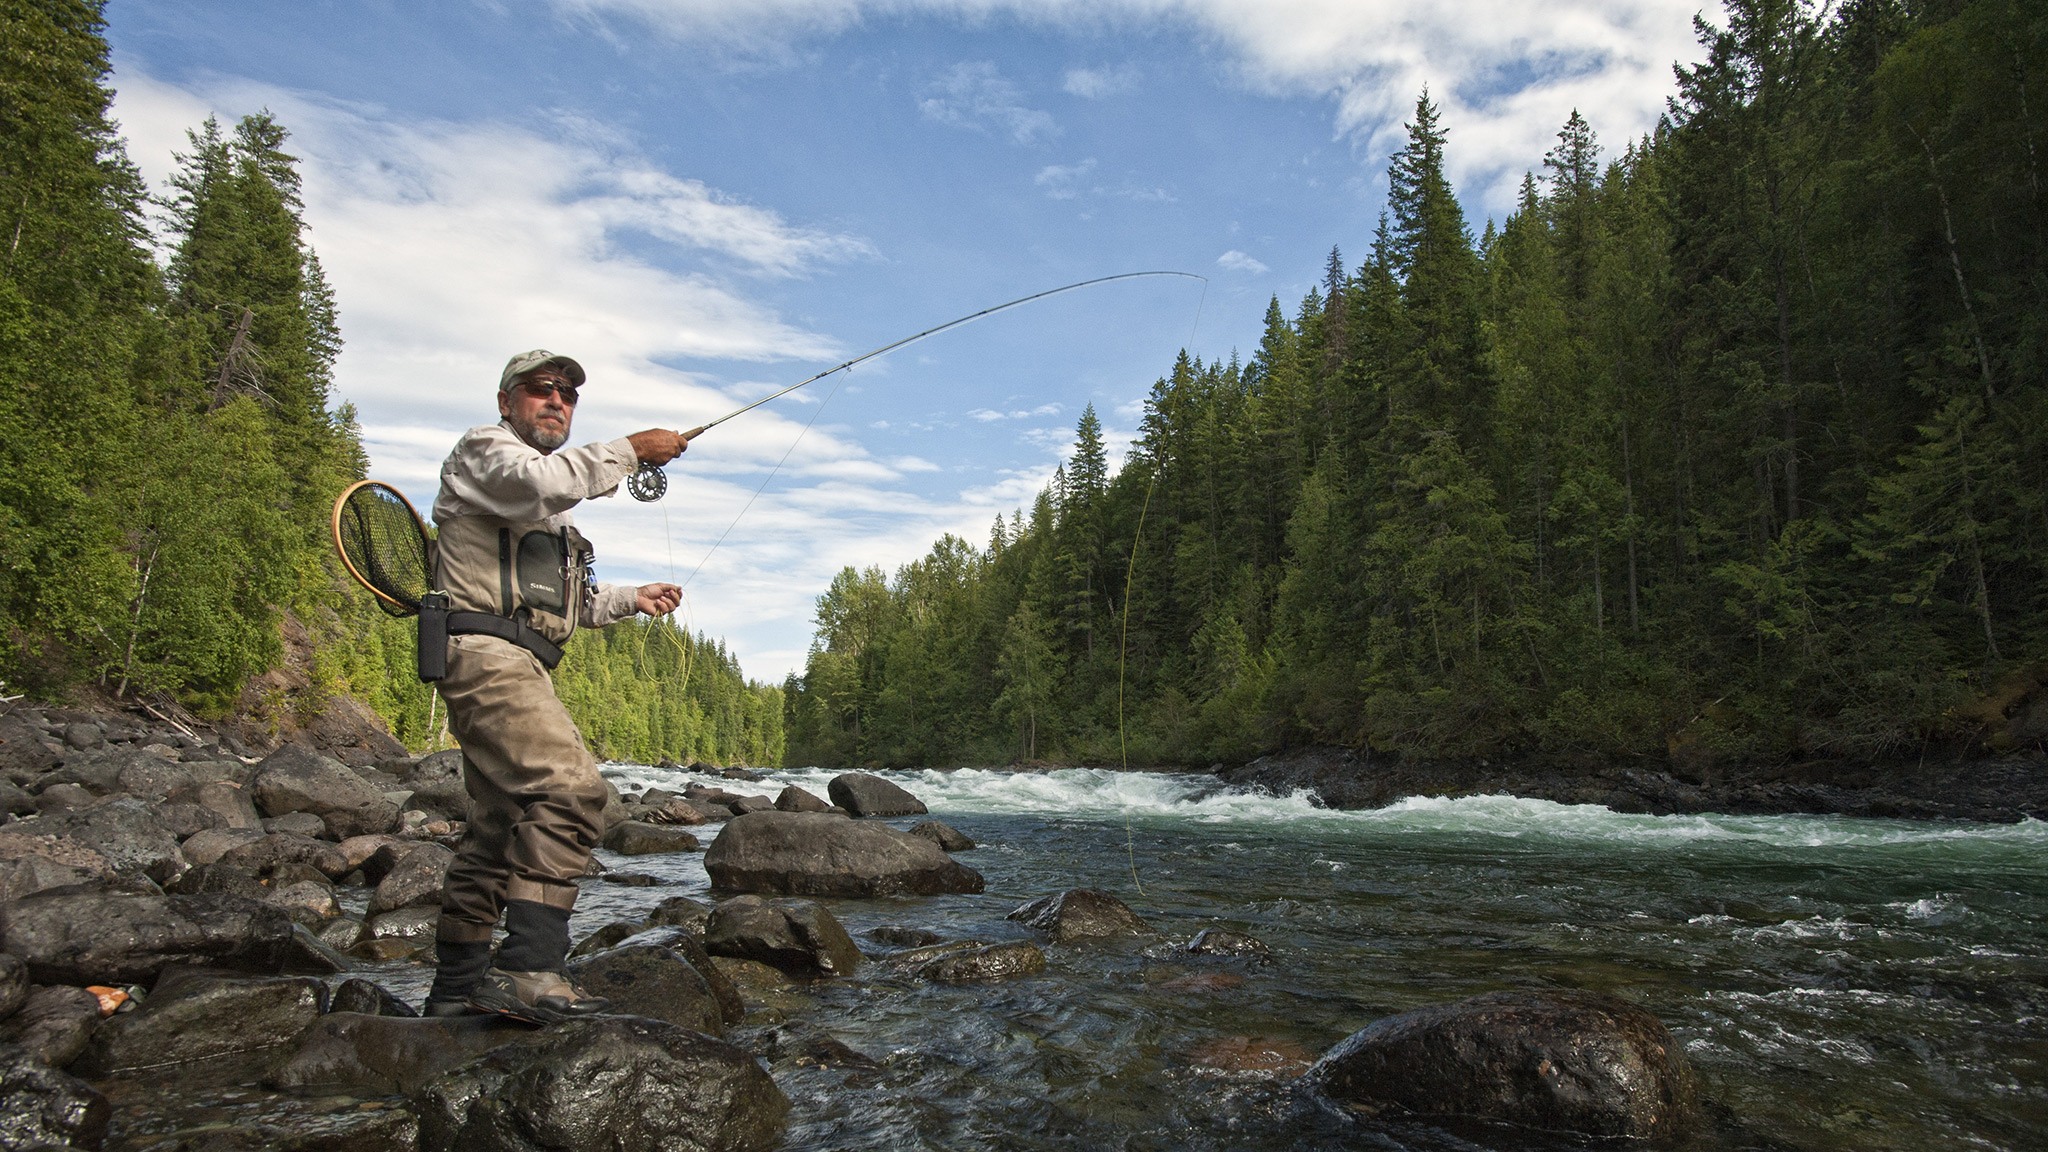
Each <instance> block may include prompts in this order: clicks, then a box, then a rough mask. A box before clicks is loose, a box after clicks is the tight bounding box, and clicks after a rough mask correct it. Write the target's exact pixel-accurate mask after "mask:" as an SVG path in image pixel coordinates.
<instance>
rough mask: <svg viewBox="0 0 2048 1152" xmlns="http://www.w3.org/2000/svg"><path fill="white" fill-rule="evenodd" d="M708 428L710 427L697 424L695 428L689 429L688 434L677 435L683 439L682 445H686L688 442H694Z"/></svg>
mask: <svg viewBox="0 0 2048 1152" xmlns="http://www.w3.org/2000/svg"><path fill="white" fill-rule="evenodd" d="M709 427H711V425H709V424H699V425H697V426H696V427H695V428H692V429H690V430H689V431H688V432H679V433H677V435H679V436H681V437H682V438H683V443H685V444H688V443H689V442H690V441H692V440H695V439H696V438H697V437H699V436H702V435H703V434H704V430H705V429H706V428H709Z"/></svg>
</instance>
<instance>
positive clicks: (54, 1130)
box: [0, 1045, 114, 1149]
mask: <svg viewBox="0 0 2048 1152" xmlns="http://www.w3.org/2000/svg"><path fill="white" fill-rule="evenodd" d="M113 1116H114V1110H113V1107H112V1106H111V1105H109V1104H108V1103H107V1098H106V1097H104V1096H102V1095H100V1094H99V1093H98V1092H97V1091H94V1089H93V1087H92V1085H90V1084H87V1083H86V1082H85V1081H83V1080H80V1079H78V1078H77V1077H75V1076H69V1075H66V1074H65V1073H63V1072H59V1071H57V1070H56V1069H55V1068H52V1067H50V1066H49V1065H47V1064H45V1063H43V1062H42V1061H40V1060H37V1059H36V1058H35V1057H34V1056H32V1055H30V1054H29V1053H28V1052H27V1051H25V1050H24V1049H21V1048H17V1047H14V1046H12V1045H9V1046H4V1047H0V1148H48V1149H61V1148H98V1147H99V1146H100V1145H101V1144H102V1143H103V1142H105V1140H106V1138H107V1122H108V1121H110V1120H112V1119H113Z"/></svg>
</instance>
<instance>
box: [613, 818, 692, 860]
mask: <svg viewBox="0 0 2048 1152" xmlns="http://www.w3.org/2000/svg"><path fill="white" fill-rule="evenodd" d="M604 846H605V847H606V848H609V849H611V850H612V851H614V852H617V853H618V854H620V855H621V856H653V855H657V854H659V853H664V852H695V851H697V849H698V848H699V847H701V845H700V844H698V843H697V838H696V837H695V836H692V835H690V834H689V833H688V832H685V831H683V830H682V829H681V828H671V827H668V826H666V825H662V824H645V823H642V822H641V821H638V820H626V821H622V822H621V823H619V824H617V825H615V826H613V827H612V828H611V829H610V830H609V831H607V832H606V833H605V834H604Z"/></svg>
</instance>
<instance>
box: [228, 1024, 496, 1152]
mask: <svg viewBox="0 0 2048 1152" xmlns="http://www.w3.org/2000/svg"><path fill="white" fill-rule="evenodd" d="M526 1035H530V1033H529V1032H528V1030H527V1029H526V1027H525V1026H524V1025H520V1024H515V1023H513V1022H511V1021H509V1020H506V1019H505V1018H504V1017H501V1016H456V1017H452V1018H446V1019H438V1020H424V1019H419V1018H416V1017H415V1018H405V1017H398V1016H390V1015H385V1014H382V1013H378V1014H375V1015H372V1014H369V1013H363V1012H330V1013H328V1014H327V1015H325V1016H322V1017H320V1018H319V1019H318V1020H315V1021H313V1022H312V1023H311V1024H309V1025H307V1027H306V1028H305V1030H304V1031H302V1032H300V1033H299V1034H298V1035H297V1036H296V1037H294V1038H293V1040H292V1044H293V1051H292V1053H291V1055H290V1056H289V1057H288V1058H287V1059H285V1060H284V1061H283V1062H282V1063H280V1064H279V1065H278V1066H277V1067H276V1068H274V1069H273V1070H272V1071H271V1072H270V1074H269V1075H268V1076H267V1077H265V1078H264V1083H266V1084H268V1085H269V1086H270V1087H272V1088H287V1089H302V1090H310V1089H317V1090H321V1091H327V1092H346V1093H349V1094H351V1095H355V1096H391V1095H401V1094H404V1093H408V1092H417V1091H419V1090H420V1089H422V1088H425V1087H426V1086H427V1085H429V1084H432V1083H433V1082H434V1081H435V1080H437V1079H439V1078H440V1077H441V1076H443V1075H445V1074H447V1073H448V1072H451V1071H453V1070H455V1069H457V1068H460V1067H461V1066H462V1065H464V1064H467V1063H469V1062H470V1061H471V1060H474V1059H476V1058H477V1057H478V1056H481V1055H483V1054H484V1053H486V1052H488V1051H490V1050H491V1049H493V1048H496V1047H498V1046H499V1045H501V1044H504V1043H507V1042H509V1041H511V1040H514V1039H517V1038H519V1037H521V1036H526ZM440 1147H448V1146H447V1145H441V1146H440Z"/></svg>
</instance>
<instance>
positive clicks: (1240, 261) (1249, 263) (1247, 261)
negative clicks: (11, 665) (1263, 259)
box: [1216, 248, 1272, 276]
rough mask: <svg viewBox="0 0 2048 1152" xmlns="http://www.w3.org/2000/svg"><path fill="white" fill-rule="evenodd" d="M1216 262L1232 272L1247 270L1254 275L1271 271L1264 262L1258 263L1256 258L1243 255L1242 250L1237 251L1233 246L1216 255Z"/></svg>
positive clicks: (1261, 274)
mask: <svg viewBox="0 0 2048 1152" xmlns="http://www.w3.org/2000/svg"><path fill="white" fill-rule="evenodd" d="M1216 263H1217V264H1218V265H1219V266H1220V267H1224V268H1228V269H1230V270H1231V271H1232V272H1249V273H1251V274H1252V275H1254V276H1263V275H1265V274H1266V273H1268V272H1271V271H1272V269H1271V268H1268V267H1266V266H1265V265H1264V264H1261V263H1259V262H1258V261H1257V260H1254V259H1252V258H1251V257H1249V256H1247V255H1245V254H1244V253H1242V252H1239V251H1238V250H1237V249H1235V248H1232V249H1231V250H1230V251H1228V252H1225V253H1224V254H1223V255H1221V256H1218V257H1217V258H1216Z"/></svg>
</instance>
